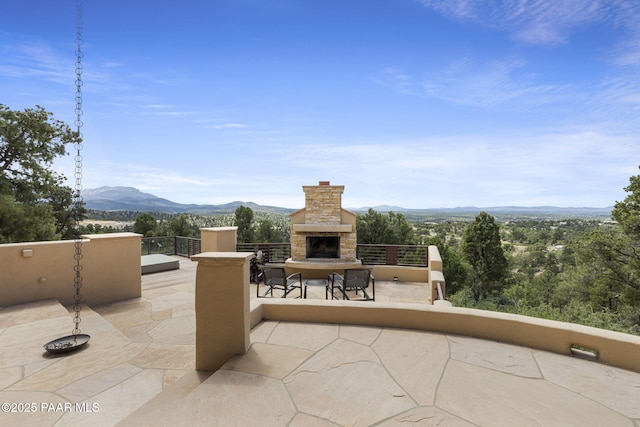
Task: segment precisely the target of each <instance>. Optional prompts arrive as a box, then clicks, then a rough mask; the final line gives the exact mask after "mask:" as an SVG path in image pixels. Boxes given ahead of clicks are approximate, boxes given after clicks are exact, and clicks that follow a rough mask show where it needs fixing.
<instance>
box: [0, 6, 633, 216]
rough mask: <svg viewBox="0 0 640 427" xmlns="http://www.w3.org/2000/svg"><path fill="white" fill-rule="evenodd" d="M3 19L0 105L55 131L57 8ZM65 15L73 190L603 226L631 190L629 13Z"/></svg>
mask: <svg viewBox="0 0 640 427" xmlns="http://www.w3.org/2000/svg"><path fill="white" fill-rule="evenodd" d="M5 3H8V4H3V6H2V13H0V103H2V104H5V105H7V106H9V107H10V108H12V109H23V108H27V107H33V106H34V105H36V104H38V105H42V106H43V107H44V108H46V109H47V110H49V111H51V112H53V113H54V114H55V116H56V118H59V119H62V120H65V121H67V122H68V123H73V120H74V103H75V101H74V91H75V86H74V80H75V75H74V63H75V57H74V53H75V21H76V18H75V9H76V2H75V1H73V0H59V1H55V2H53V1H50V0H34V1H31V0H24V1H10V2H5ZM84 3H85V4H84V9H83V22H84V37H83V39H84V43H83V50H84V60H83V61H84V70H85V71H84V127H83V133H84V136H85V149H84V151H83V153H84V177H83V183H84V187H85V188H95V187H99V186H103V185H109V186H132V187H136V188H138V189H140V190H142V191H145V192H150V193H153V194H155V195H157V196H160V197H165V198H167V199H170V200H173V201H176V202H181V203H201V204H218V203H227V202H231V201H235V200H241V201H253V202H256V203H260V204H268V205H277V206H284V207H290V208H300V207H302V206H303V205H304V194H303V192H302V188H301V187H302V186H303V185H315V184H317V183H318V181H331V183H332V184H337V185H344V186H345V192H344V195H343V205H344V206H347V207H363V206H377V205H382V204H387V205H396V206H402V207H406V208H438V207H456V206H472V205H473V206H479V207H489V206H506V205H517V206H541V205H554V206H592V207H606V206H611V205H613V204H614V203H615V202H616V201H618V200H622V199H624V197H625V196H626V193H625V192H624V190H623V188H624V187H625V186H626V185H628V183H629V177H630V176H632V175H637V174H639V173H640V171H639V169H638V166H639V165H640V3H638V2H637V1H636V0H629V1H626V0H608V1H595V0H581V1H573V0H502V1H500V0H494V1H481V0H352V1H348V0H183V1H181V2H174V1H172V2H167V1H162V0H155V1H149V0H128V1H122V0H110V1H108V2H107V1H85V2H84ZM55 167H56V168H57V170H59V171H61V172H63V173H65V175H67V176H68V177H72V175H73V170H72V167H73V159H72V157H69V158H66V159H62V160H60V161H58V162H57V163H56V165H55Z"/></svg>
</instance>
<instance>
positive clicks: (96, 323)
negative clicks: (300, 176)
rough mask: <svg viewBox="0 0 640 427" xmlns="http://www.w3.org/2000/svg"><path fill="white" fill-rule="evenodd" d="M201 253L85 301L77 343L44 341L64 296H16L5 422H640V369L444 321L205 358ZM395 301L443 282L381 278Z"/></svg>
mask: <svg viewBox="0 0 640 427" xmlns="http://www.w3.org/2000/svg"><path fill="white" fill-rule="evenodd" d="M195 266H196V264H195V263H193V262H191V261H190V260H188V259H185V258H180V269H179V270H173V271H168V272H162V273H155V274H150V275H144V276H143V277H142V286H143V292H142V297H141V298H139V299H134V300H128V301H123V302H118V303H114V304H108V305H104V306H100V307H91V308H89V307H84V308H83V311H82V323H81V328H82V332H83V333H87V334H89V335H91V341H90V342H89V344H88V345H87V346H86V348H84V349H82V350H80V351H78V352H76V353H73V354H70V355H66V356H54V355H50V354H48V353H46V352H44V350H43V347H42V346H43V344H44V343H46V342H48V341H50V340H52V339H54V338H57V337H60V336H63V335H68V334H69V333H70V331H71V329H72V326H73V324H72V318H71V316H70V314H69V311H68V309H66V308H65V307H63V306H62V305H60V304H59V303H58V302H57V301H41V302H37V303H32V304H27V305H22V306H13V307H5V308H2V309H0V403H2V412H0V425H3V426H4V425H6V426H21V425H24V426H33V425H38V426H49V425H51V426H74V427H75V426H83V425H87V426H113V425H121V426H134V425H136V426H139V425H154V426H160V425H172V426H178V425H189V426H192V425H214V426H367V425H378V426H406V425H414V426H435V425H438V426H444V425H446V426H516V425H517V426H574V425H575V426H635V427H640V373H636V372H631V371H626V370H623V369H618V368H615V367H611V366H606V365H602V364H599V363H597V362H592V361H587V360H583V359H579V358H575V357H570V356H565V355H558V354H553V353H548V352H544V351H539V350H534V349H529V348H524V347H518V346H513V345H507V344H503V343H497V342H492V341H486V340H480V339H475V338H470V337H462V336H452V335H447V334H440V333H433V332H422V331H413V330H398V329H389V328H378V327H362V326H355V325H340V324H305V323H290V322H276V321H264V322H262V323H260V324H259V325H257V326H256V327H255V328H254V329H253V330H252V332H251V347H250V350H249V352H248V353H247V354H246V355H241V356H235V357H234V358H232V359H231V360H229V362H228V363H227V364H226V365H225V366H224V367H223V368H222V369H221V370H219V371H217V372H216V373H214V374H211V373H209V372H199V371H196V370H195V368H194V364H195V363H194V362H195V360H194V357H195V356H194V348H195V313H194V288H195ZM251 286H252V292H251V295H252V297H253V296H254V295H255V288H254V286H255V285H251ZM309 298H319V299H324V289H321V288H310V290H309ZM385 301H392V302H396V301H400V302H411V303H416V304H426V301H427V293H426V289H425V287H424V285H421V284H412V283H398V282H377V283H376V302H375V303H383V302H385ZM336 303H339V302H336ZM375 303H374V304H375Z"/></svg>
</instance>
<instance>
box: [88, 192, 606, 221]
mask: <svg viewBox="0 0 640 427" xmlns="http://www.w3.org/2000/svg"><path fill="white" fill-rule="evenodd" d="M83 199H84V202H85V206H86V208H88V209H95V210H102V211H121V210H129V211H140V212H161V213H193V214H217V213H232V212H235V210H236V209H237V208H238V207H239V206H246V207H249V208H251V209H253V210H258V211H267V212H274V213H292V212H294V211H295V210H296V209H291V208H283V207H278V206H265V205H259V204H257V203H254V202H243V201H233V202H229V203H224V204H219V205H199V204H184V203H176V202H173V201H171V200H168V199H164V198H161V197H158V196H155V195H153V194H151V193H144V192H142V191H140V190H138V189H137V188H135V187H122V186H115V187H110V186H103V187H98V188H93V189H86V190H84V191H83ZM348 209H349V210H351V211H354V212H366V211H368V210H369V209H373V210H375V211H377V212H398V213H403V214H407V213H410V214H438V213H439V214H452V215H456V214H458V215H463V214H466V215H469V214H474V213H475V214H477V213H479V212H481V211H485V212H488V213H490V214H501V215H510V214H511V215H516V214H517V215H525V216H526V215H555V216H562V215H565V216H579V217H608V216H609V215H610V213H611V209H612V207H606V208H593V207H555V206H492V207H476V206H461V207H455V208H418V209H411V208H403V207H400V206H389V205H379V206H372V207H368V206H366V207H360V208H348Z"/></svg>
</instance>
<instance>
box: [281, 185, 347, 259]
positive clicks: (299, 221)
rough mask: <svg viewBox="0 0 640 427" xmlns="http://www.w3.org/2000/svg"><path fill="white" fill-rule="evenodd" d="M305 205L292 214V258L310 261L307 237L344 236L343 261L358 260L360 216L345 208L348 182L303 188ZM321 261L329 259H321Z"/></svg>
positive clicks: (341, 248) (342, 243) (342, 240)
mask: <svg viewBox="0 0 640 427" xmlns="http://www.w3.org/2000/svg"><path fill="white" fill-rule="evenodd" d="M302 189H303V191H304V193H305V207H304V209H300V210H299V211H297V212H294V213H293V214H292V215H291V259H292V260H293V261H309V260H316V259H315V258H307V237H315V236H317V237H323V236H326V237H329V236H337V237H339V238H340V252H339V254H340V257H339V260H334V261H343V262H355V261H356V246H357V235H356V215H355V214H354V213H353V212H350V211H348V210H346V209H343V208H342V193H343V192H344V185H331V184H330V183H329V182H328V181H320V183H319V184H318V185H308V186H303V187H302ZM318 261H326V260H324V259H318Z"/></svg>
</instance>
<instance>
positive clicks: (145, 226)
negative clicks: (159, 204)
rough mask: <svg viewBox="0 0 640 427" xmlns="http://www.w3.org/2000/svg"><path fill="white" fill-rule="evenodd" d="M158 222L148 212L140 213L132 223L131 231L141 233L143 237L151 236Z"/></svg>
mask: <svg viewBox="0 0 640 427" xmlns="http://www.w3.org/2000/svg"><path fill="white" fill-rule="evenodd" d="M157 226H158V222H157V221H156V219H155V218H154V216H153V215H151V214H150V213H147V212H145V213H141V214H140V215H138V217H137V218H136V222H134V223H133V232H134V233H138V234H142V235H143V236H144V237H152V236H153V235H154V234H155V231H156V227H157Z"/></svg>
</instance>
